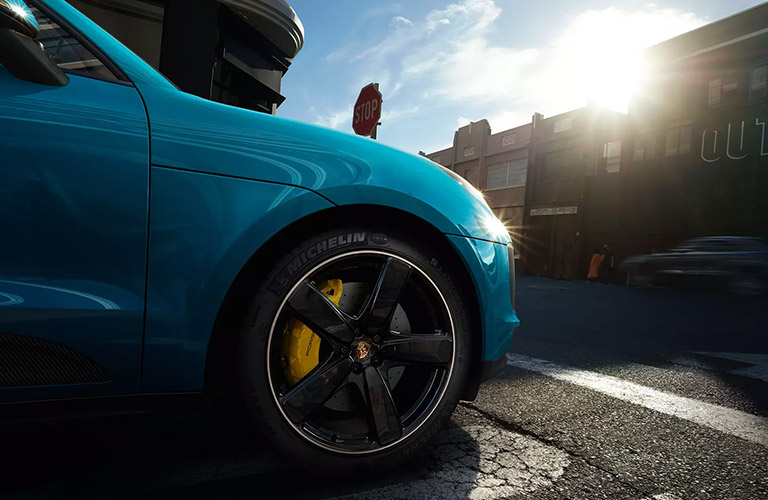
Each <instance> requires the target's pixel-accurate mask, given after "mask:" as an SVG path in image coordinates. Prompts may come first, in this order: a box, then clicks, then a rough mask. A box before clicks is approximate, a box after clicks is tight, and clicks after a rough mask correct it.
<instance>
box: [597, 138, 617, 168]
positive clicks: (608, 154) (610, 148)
mask: <svg viewBox="0 0 768 500" xmlns="http://www.w3.org/2000/svg"><path fill="white" fill-rule="evenodd" d="M601 163H602V164H603V165H604V167H603V168H604V170H605V171H606V172H608V173H609V174H612V173H615V172H618V171H619V167H620V165H621V141H611V142H606V143H605V144H603V154H602V161H601Z"/></svg>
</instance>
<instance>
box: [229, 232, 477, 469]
mask: <svg viewBox="0 0 768 500" xmlns="http://www.w3.org/2000/svg"><path fill="white" fill-rule="evenodd" d="M359 234H367V233H362V232H361V233H359ZM377 236H378V238H377V239H376V241H381V239H382V238H381V237H382V236H383V235H380V234H377ZM327 237H328V236H327V235H323V236H322V237H320V239H323V238H327ZM361 239H364V241H360V242H358V243H359V244H358V245H356V247H357V248H354V246H355V245H353V248H344V249H340V250H337V251H335V252H331V251H327V252H317V253H318V255H317V256H316V258H313V259H308V262H307V263H306V265H304V266H301V267H302V269H300V270H296V271H295V272H293V276H292V277H291V278H289V279H285V278H284V276H281V272H280V271H281V269H280V268H281V266H280V265H279V266H277V267H278V269H276V270H275V272H273V273H272V274H273V276H271V277H272V279H271V280H270V279H268V280H267V281H268V283H267V284H265V286H266V290H264V289H263V290H262V292H261V293H260V294H257V297H258V298H257V299H256V300H254V304H257V306H258V309H259V311H258V312H257V313H256V314H257V316H260V317H261V319H262V320H263V319H266V316H267V314H269V316H270V317H269V322H268V324H263V322H262V321H259V320H258V319H257V321H256V322H255V324H254V325H252V327H251V328H249V329H248V330H247V331H246V333H245V337H244V344H243V349H242V351H243V353H242V354H244V357H243V361H242V363H243V364H244V367H243V368H244V374H245V382H246V390H247V398H246V400H247V403H248V406H249V409H251V411H252V414H253V415H254V416H255V417H256V418H257V419H259V420H260V421H262V422H263V423H265V424H266V428H267V429H268V431H271V432H268V433H267V434H268V436H271V438H272V440H273V442H275V444H277V445H278V448H279V449H281V450H282V451H284V452H286V454H287V455H288V456H289V458H292V459H294V460H295V461H299V462H300V463H301V464H303V465H307V466H312V467H314V468H315V470H317V469H318V468H319V469H322V470H326V471H327V470H328V469H333V470H334V471H335V472H342V471H344V470H347V469H360V468H366V467H367V466H372V465H373V464H376V465H375V466H376V467H377V468H379V469H381V468H386V467H389V466H391V465H396V464H397V463H399V462H401V461H402V460H405V459H406V458H407V457H408V456H410V455H411V454H412V453H414V452H415V451H417V450H418V448H419V447H420V446H421V445H423V444H424V443H425V442H426V440H428V439H429V438H430V437H431V436H432V435H434V433H435V432H437V430H439V428H441V427H442V425H443V424H444V423H445V421H446V420H447V419H448V418H449V417H450V414H451V413H452V411H453V409H454V408H455V406H456V403H457V402H458V398H459V394H460V393H461V389H463V386H464V384H465V381H466V372H467V364H468V351H469V345H468V337H469V335H468V331H467V319H466V312H465V311H464V307H463V305H462V303H461V298H460V294H459V293H458V290H457V289H456V287H455V285H454V284H453V283H452V282H451V281H450V277H449V275H448V274H447V273H446V272H445V271H444V270H442V269H440V268H439V266H435V263H437V260H436V259H434V258H429V257H427V256H426V255H424V254H422V253H421V250H420V249H418V248H416V247H413V246H411V245H409V244H405V243H404V242H402V241H399V239H396V238H392V237H389V236H386V237H384V240H385V241H386V244H384V245H381V244H374V245H372V244H371V243H369V242H368V238H361ZM316 241H317V240H316V239H314V240H310V241H309V242H308V243H307V245H304V246H302V247H300V248H299V249H297V250H296V251H295V252H293V253H292V254H291V255H289V256H288V257H286V259H284V261H283V262H284V263H285V262H287V263H288V264H286V268H291V264H290V263H291V262H293V263H295V262H296V260H295V256H294V254H299V255H301V251H302V250H303V251H304V252H305V254H306V249H307V248H321V249H322V248H324V247H325V245H320V246H318V244H317V243H316ZM292 257H293V258H292ZM310 260H311V262H310ZM291 270H293V269H291ZM282 274H285V273H282ZM289 274H290V273H289ZM269 283H272V284H274V283H282V284H283V285H284V286H282V287H279V288H280V289H279V290H275V288H276V287H274V286H272V287H271V290H270V286H269ZM263 288H264V287H263ZM275 292H277V293H275ZM275 299H278V300H275ZM265 308H266V310H265ZM261 313H264V314H261ZM260 323H262V324H260ZM308 336H309V337H308ZM315 336H316V337H315ZM308 338H309V341H307V339H308ZM294 342H299V344H298V345H294V344H293V343H294ZM259 351H261V353H260V354H259ZM289 353H290V354H289ZM310 353H313V354H314V356H315V357H314V358H313V357H312V355H311V354H310ZM262 369H263V370H264V371H263V372H262V373H264V376H263V377H259V371H260V370H262Z"/></svg>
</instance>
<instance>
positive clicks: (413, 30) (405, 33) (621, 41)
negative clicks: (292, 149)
mask: <svg viewBox="0 0 768 500" xmlns="http://www.w3.org/2000/svg"><path fill="white" fill-rule="evenodd" d="M502 19H504V21H503V23H502V21H501V20H502ZM510 19H514V18H510V16H509V15H507V16H506V18H505V17H504V16H502V9H501V8H500V7H499V6H498V5H497V3H496V1H494V0H454V1H452V2H451V3H449V4H447V5H446V6H445V7H444V8H439V9H434V10H432V11H431V12H428V13H426V14H425V15H423V16H421V17H420V18H419V17H414V16H412V15H411V16H409V17H407V18H406V17H403V16H402V15H399V14H398V15H394V17H393V16H392V14H390V15H389V16H388V17H386V18H384V17H383V16H382V17H381V20H382V24H381V25H380V27H379V28H378V29H376V30H369V32H368V33H367V36H366V37H364V38H361V39H360V41H363V40H365V41H366V42H367V43H366V44H364V45H361V44H360V43H349V44H346V45H345V47H343V48H341V49H340V50H339V51H337V52H336V53H335V55H334V58H336V59H335V60H334V63H335V64H339V65H340V66H339V67H338V71H339V72H340V73H341V72H345V71H346V72H348V73H346V75H347V76H345V77H344V81H346V82H348V83H347V88H346V89H345V90H344V94H345V95H346V100H347V102H349V104H348V105H345V106H342V107H341V108H340V109H333V108H331V109H325V110H324V111H325V112H324V113H322V114H321V115H320V116H318V117H317V119H316V123H318V124H320V125H325V126H330V127H332V128H343V129H349V123H348V122H349V121H350V120H351V113H352V112H351V104H352V103H353V102H354V100H355V98H356V97H357V92H358V91H359V89H360V87H362V85H365V84H367V83H369V82H372V81H377V82H380V83H381V90H382V93H383V94H384V100H385V102H384V107H383V111H384V117H383V119H382V121H383V122H384V128H385V129H387V125H388V124H393V123H395V122H396V123H397V124H398V127H392V128H389V129H388V131H387V135H388V136H389V134H390V133H392V134H393V135H397V136H398V137H399V138H400V140H402V143H398V144H397V145H398V146H401V147H404V148H406V149H409V150H414V151H416V150H418V149H422V146H421V145H420V144H424V143H432V144H435V143H437V142H438V141H437V139H436V137H437V135H436V134H442V135H444V136H445V140H444V141H443V142H442V143H447V144H449V143H450V140H451V137H452V135H453V134H452V131H453V130H455V128H453V127H454V124H458V125H459V126H461V125H462V124H466V123H468V122H469V119H468V118H466V117H468V116H469V117H473V118H472V121H477V120H478V119H480V118H483V117H486V118H488V119H489V122H490V123H491V127H492V128H493V131H494V132H500V131H502V130H505V129H507V128H512V127H515V126H518V125H522V124H525V123H528V122H530V117H531V115H532V114H533V113H534V112H541V113H543V114H545V115H546V116H551V115H554V114H559V113H562V112H565V111H569V110H571V109H575V108H578V107H581V106H584V105H586V103H587V101H588V100H591V99H595V98H599V99H601V100H603V101H605V102H609V101H610V100H611V98H613V99H614V100H615V101H616V102H615V104H616V105H617V106H619V105H620V104H621V102H620V101H622V100H625V94H626V93H627V92H628V91H629V90H630V88H629V87H631V86H636V85H637V84H638V82H640V78H641V74H640V71H639V62H638V61H639V59H640V54H641V52H642V50H643V48H645V47H648V46H650V45H653V44H655V43H658V42H661V41H663V40H665V39H668V38H671V37H673V36H676V35H678V34H680V33H683V32H686V31H689V30H691V29H694V28H696V27H699V26H701V25H703V24H705V22H706V20H705V19H703V18H701V17H698V16H696V15H694V14H692V13H690V12H685V11H683V10H679V9H673V8H663V7H660V6H658V5H656V4H645V5H642V6H640V7H638V8H635V9H627V8H617V7H610V8H606V9H587V10H584V11H582V12H581V13H579V14H578V15H574V16H570V17H566V16H561V17H557V16H554V15H550V16H548V17H547V23H548V30H549V31H550V32H551V33H553V34H555V36H554V38H552V39H550V40H549V41H547V42H545V43H538V44H537V45H533V44H532V42H526V40H521V39H520V38H519V37H513V36H510V37H507V36H499V35H503V33H505V32H509V30H512V29H514V26H511V25H509V23H510V22H520V21H519V20H512V21H510ZM507 40H509V41H507ZM456 117H460V118H458V120H457V118H456ZM427 120H432V121H431V123H433V124H435V126H433V127H432V128H431V129H427V128H425V126H424V124H425V122H426V121H427Z"/></svg>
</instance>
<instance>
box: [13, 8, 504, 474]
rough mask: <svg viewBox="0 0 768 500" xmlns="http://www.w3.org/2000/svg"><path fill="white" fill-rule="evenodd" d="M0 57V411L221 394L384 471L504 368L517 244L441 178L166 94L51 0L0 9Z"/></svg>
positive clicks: (297, 449)
mask: <svg viewBox="0 0 768 500" xmlns="http://www.w3.org/2000/svg"><path fill="white" fill-rule="evenodd" d="M0 63H2V66H0V130H1V131H2V133H0V234H2V235H3V244H2V245H0V403H2V404H0V419H2V417H3V415H4V414H6V413H8V412H9V408H10V406H9V404H13V405H15V406H14V408H16V409H15V410H14V414H17V415H18V414H19V412H22V413H23V410H24V408H26V409H27V410H28V411H29V412H30V413H32V417H33V418H41V417H51V416H52V415H55V414H56V412H57V410H58V409H59V408H60V407H59V406H58V403H59V402H62V401H63V402H66V403H67V405H66V406H67V408H68V409H70V408H71V406H72V405H71V404H69V403H72V402H73V401H74V402H77V401H78V400H82V401H85V402H87V403H88V405H89V406H88V407H89V409H90V410H89V411H94V410H93V409H92V406H93V405H94V404H98V403H99V402H100V401H104V402H105V404H106V406H108V407H109V408H114V407H115V406H116V404H117V403H120V402H125V404H126V405H127V406H128V405H130V406H131V407H135V406H136V405H137V404H139V405H140V404H141V403H142V402H144V401H147V402H149V401H151V404H152V405H155V404H156V403H155V400H156V399H157V397H158V395H160V396H164V395H173V396H174V397H175V398H179V397H196V396H199V395H204V396H211V397H215V398H217V400H218V398H220V397H221V398H224V399H227V400H230V399H231V400H233V401H236V402H240V404H242V405H243V406H245V407H246V408H247V411H248V414H249V415H250V418H251V422H252V425H253V426H256V427H258V428H259V429H261V430H263V431H264V433H265V434H266V436H267V437H268V438H269V439H270V440H271V442H272V443H273V444H274V445H275V446H276V447H277V448H278V449H279V450H281V451H283V452H284V453H285V454H286V455H287V456H288V457H290V458H291V459H293V460H295V461H296V462H297V463H298V464H301V465H302V466H303V467H306V468H308V469H311V470H313V471H332V472H333V473H335V474H341V473H344V472H351V471H362V470H372V471H376V472H380V471H383V470H385V469H387V468H389V467H391V466H393V465H395V464H398V463H400V462H402V461H403V460H406V459H407V458H408V457H410V456H411V455H413V454H414V453H415V452H416V451H418V449H419V448H420V447H421V446H423V445H424V444H425V443H426V442H427V441H428V440H429V439H430V438H431V437H432V436H434V435H435V433H436V432H437V431H439V430H440V428H441V427H442V426H443V424H445V423H446V422H447V421H448V419H449V418H450V416H451V413H452V412H453V410H454V409H455V407H456V404H457V402H458V401H459V399H474V397H475V396H476V394H477V390H478V386H479V384H480V382H481V381H482V380H484V379H486V378H488V377H490V376H492V375H493V374H495V373H496V372H498V371H499V370H501V369H502V368H503V367H504V366H505V362H506V358H505V353H506V351H507V349H508V348H509V345H510V341H511V338H512V332H513V330H514V328H515V327H516V326H517V325H518V324H519V322H518V319H517V316H516V314H515V311H514V308H513V300H514V281H513V278H514V272H513V263H514V261H513V260H512V256H513V252H512V247H511V241H510V239H509V235H508V233H507V231H506V229H505V228H504V226H503V224H502V223H501V222H500V221H499V220H498V219H496V217H494V215H493V213H492V212H491V210H490V208H489V207H488V205H487V204H486V203H485V201H484V199H483V197H482V195H481V194H480V193H479V192H478V191H477V190H475V189H474V188H473V187H472V186H470V185H469V184H468V183H467V182H466V181H465V180H464V179H462V178H460V177H458V176H457V175H456V174H455V173H453V172H450V171H447V170H446V169H442V168H441V167H439V166H437V165H435V164H434V163H432V162H431V161H429V160H427V159H424V158H421V157H417V156H412V155H409V154H406V153H403V152H399V151H396V150H394V149H391V148H387V147H385V146H382V145H380V144H377V143H375V142H374V141H371V140H368V139H363V138H360V137H356V136H352V135H349V134H343V133H339V132H334V131H331V130H327V129H322V128H319V127H315V126H311V125H308V124H303V123H298V122H294V121H290V120H285V119H281V118H278V117H275V116H271V115H266V114H260V113H256V112H253V111H248V110H244V109H238V108H234V107H229V106H226V105H223V104H218V103H215V102H211V101H208V100H205V99H201V98H198V97H195V96H192V95H189V94H186V93H183V92H182V91H180V90H179V89H177V88H176V87H175V86H174V85H173V84H171V83H170V82H169V81H167V80H166V79H165V78H164V77H163V76H162V75H160V74H159V73H158V72H157V71H155V70H154V69H153V68H152V67H150V66H149V65H148V64H146V63H145V62H144V61H143V60H142V59H141V58H139V57H138V56H136V55H135V54H134V53H133V52H131V51H130V50H129V49H127V48H126V47H125V46H123V45H122V44H121V43H119V42H118V41H117V40H116V39H114V38H113V37H111V36H110V35H109V34H108V33H106V32H105V31H104V30H102V29H101V28H100V27H99V26H97V25H96V24H95V23H93V22H92V21H91V20H90V19H88V18H87V17H86V16H84V15H83V14H82V13H80V12H79V11H77V10H76V9H75V8H73V7H72V6H71V5H69V4H68V3H67V2H65V1H64V0H44V1H43V0H30V1H28V2H24V1H22V0H0ZM141 396H147V398H142V397H141ZM149 396H151V397H149ZM41 401H47V402H50V404H46V405H40V404H39V402H41ZM30 402H35V403H33V404H31V405H30V404H29V403H30ZM24 404H27V406H26V407H23V406H24ZM117 406H119V404H117ZM22 407H23V408H22Z"/></svg>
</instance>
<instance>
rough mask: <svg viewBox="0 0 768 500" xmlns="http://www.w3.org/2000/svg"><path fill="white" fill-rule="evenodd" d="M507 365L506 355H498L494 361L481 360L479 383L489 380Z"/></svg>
mask: <svg viewBox="0 0 768 500" xmlns="http://www.w3.org/2000/svg"><path fill="white" fill-rule="evenodd" d="M506 366H507V355H506V354H504V356H502V357H500V358H499V359H497V360H495V361H483V369H482V372H481V373H480V383H483V382H485V381H486V380H490V379H492V378H493V377H495V376H496V375H498V374H499V373H501V372H503V371H504V368H505V367H506Z"/></svg>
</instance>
